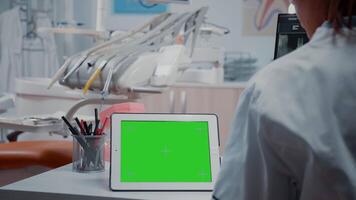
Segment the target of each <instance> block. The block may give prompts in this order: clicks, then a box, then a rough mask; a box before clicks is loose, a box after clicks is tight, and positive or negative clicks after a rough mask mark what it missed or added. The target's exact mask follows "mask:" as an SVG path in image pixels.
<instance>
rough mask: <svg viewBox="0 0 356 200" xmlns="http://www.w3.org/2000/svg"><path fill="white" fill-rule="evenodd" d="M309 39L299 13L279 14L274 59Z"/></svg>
mask: <svg viewBox="0 0 356 200" xmlns="http://www.w3.org/2000/svg"><path fill="white" fill-rule="evenodd" d="M308 41H309V39H308V36H307V34H306V32H305V30H304V29H303V27H302V26H301V24H300V22H299V19H298V17H297V15H295V14H279V15H278V22H277V33H276V45H275V51H274V59H277V58H280V57H282V56H284V55H286V54H288V53H290V52H292V51H294V50H295V49H297V48H299V47H301V46H303V45H304V44H305V43H307V42H308Z"/></svg>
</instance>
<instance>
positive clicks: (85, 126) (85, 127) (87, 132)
mask: <svg viewBox="0 0 356 200" xmlns="http://www.w3.org/2000/svg"><path fill="white" fill-rule="evenodd" d="M83 124H84V129H85V133H86V134H85V135H88V134H89V133H90V132H89V128H88V124H87V122H86V121H83Z"/></svg>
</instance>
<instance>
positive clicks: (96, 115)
mask: <svg viewBox="0 0 356 200" xmlns="http://www.w3.org/2000/svg"><path fill="white" fill-rule="evenodd" d="M94 113H95V128H94V135H95V134H97V130H98V125H99V120H98V109H96V108H95V109H94Z"/></svg>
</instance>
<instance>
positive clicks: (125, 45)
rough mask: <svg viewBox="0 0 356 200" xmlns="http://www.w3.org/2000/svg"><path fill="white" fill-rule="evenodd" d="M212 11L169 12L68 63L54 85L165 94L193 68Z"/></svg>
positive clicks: (70, 59) (57, 76) (105, 93)
mask: <svg viewBox="0 0 356 200" xmlns="http://www.w3.org/2000/svg"><path fill="white" fill-rule="evenodd" d="M207 10H208V8H207V7H203V8H201V9H198V10H196V11H194V12H185V13H182V14H175V13H165V14H162V15H160V16H158V17H156V18H154V19H153V20H151V21H150V22H148V23H146V24H145V25H144V26H142V27H139V28H138V29H135V30H133V31H132V32H129V33H127V34H126V35H123V36H121V35H119V36H116V37H114V38H112V39H111V40H109V41H106V42H104V43H102V44H99V45H97V46H95V47H93V48H91V49H89V50H87V51H84V52H81V53H79V54H78V55H75V56H73V57H71V58H69V59H68V60H67V61H66V62H65V64H64V65H63V66H62V67H61V68H60V70H59V71H58V72H57V74H56V75H55V76H54V78H53V81H52V83H51V84H53V83H54V82H56V81H57V80H59V82H60V84H62V85H65V86H68V87H70V88H77V89H83V92H84V93H86V92H87V91H88V90H92V91H97V92H98V91H100V92H101V94H102V95H108V94H118V95H125V94H128V93H132V92H134V93H135V92H137V93H159V92H162V91H163V90H164V89H166V88H168V87H169V86H171V85H172V84H174V83H175V80H176V79H177V78H178V77H179V75H180V74H181V73H182V72H183V71H184V70H185V69H186V68H187V67H188V66H189V65H190V63H191V55H192V54H193V51H194V47H195V43H196V39H197V37H198V35H199V31H200V28H201V25H202V24H203V21H204V19H205V14H206V13H207ZM191 35H192V39H191V44H188V41H189V40H188V39H189V37H190V36H191ZM178 37H184V42H183V44H177V42H176V40H177V38H178ZM189 45H190V46H189ZM50 86H51V85H50Z"/></svg>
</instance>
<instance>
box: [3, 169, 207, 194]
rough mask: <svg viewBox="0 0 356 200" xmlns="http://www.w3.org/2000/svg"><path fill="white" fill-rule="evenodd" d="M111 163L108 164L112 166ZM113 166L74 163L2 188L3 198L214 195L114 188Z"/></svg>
mask: <svg viewBox="0 0 356 200" xmlns="http://www.w3.org/2000/svg"><path fill="white" fill-rule="evenodd" d="M108 165H109V164H106V166H108ZM108 180H109V170H108V167H107V170H106V171H105V172H99V173H77V172H73V171H72V164H69V165H66V166H63V167H60V168H58V169H54V170H51V171H48V172H45V173H43V174H40V175H37V176H33V177H31V178H28V179H25V180H22V181H19V182H16V183H13V184H10V185H7V186H4V187H1V188H0V197H1V199H12V200H18V199H26V200H29V199H38V200H43V199H66V200H81V199H85V200H91V199H105V200H106V199H131V200H133V199H149V200H161V199H162V200H167V199H170V200H189V199H192V200H200V199H204V200H207V199H210V198H211V192H112V191H111V190H110V189H109V181H108Z"/></svg>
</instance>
